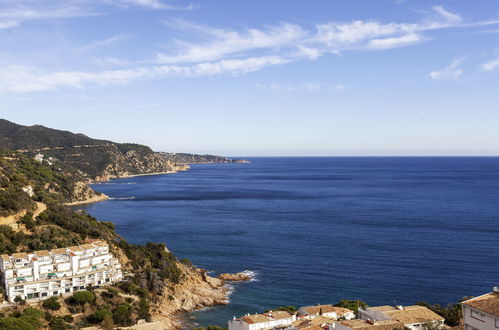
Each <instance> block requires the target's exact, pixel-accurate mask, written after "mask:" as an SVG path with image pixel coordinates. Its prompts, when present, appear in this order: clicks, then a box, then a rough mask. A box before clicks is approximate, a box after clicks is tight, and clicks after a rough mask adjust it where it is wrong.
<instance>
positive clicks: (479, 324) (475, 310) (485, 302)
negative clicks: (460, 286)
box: [461, 287, 499, 330]
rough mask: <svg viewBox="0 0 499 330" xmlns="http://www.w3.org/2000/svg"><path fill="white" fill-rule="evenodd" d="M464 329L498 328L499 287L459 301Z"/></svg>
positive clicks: (485, 329) (496, 329) (483, 329)
mask: <svg viewBox="0 0 499 330" xmlns="http://www.w3.org/2000/svg"><path fill="white" fill-rule="evenodd" d="M461 306H462V308H463V320H464V330H499V287H495V288H494V290H493V291H492V292H490V293H487V294H484V295H481V296H479V297H476V298H472V299H469V300H466V301H463V302H462V303H461Z"/></svg>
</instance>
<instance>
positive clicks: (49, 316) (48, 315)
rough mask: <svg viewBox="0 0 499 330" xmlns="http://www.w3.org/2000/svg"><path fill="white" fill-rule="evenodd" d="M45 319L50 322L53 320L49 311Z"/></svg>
mask: <svg viewBox="0 0 499 330" xmlns="http://www.w3.org/2000/svg"><path fill="white" fill-rule="evenodd" d="M45 320H47V321H49V322H50V321H51V320H52V314H50V313H49V312H45Z"/></svg>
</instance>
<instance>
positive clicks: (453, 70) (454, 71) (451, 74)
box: [430, 59, 464, 80]
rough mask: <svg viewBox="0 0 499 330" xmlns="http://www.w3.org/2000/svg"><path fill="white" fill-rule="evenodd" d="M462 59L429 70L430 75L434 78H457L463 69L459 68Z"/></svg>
mask: <svg viewBox="0 0 499 330" xmlns="http://www.w3.org/2000/svg"><path fill="white" fill-rule="evenodd" d="M462 61H463V60H462V59H456V60H454V61H452V63H451V64H450V65H449V66H447V67H445V68H443V69H441V70H436V71H432V72H430V77H431V78H432V79H434V80H453V79H457V78H459V77H460V76H461V75H462V74H463V72H464V71H463V69H461V67H460V66H461V62H462Z"/></svg>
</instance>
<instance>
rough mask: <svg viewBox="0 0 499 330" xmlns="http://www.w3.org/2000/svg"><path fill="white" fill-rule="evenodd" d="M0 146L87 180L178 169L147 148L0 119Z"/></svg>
mask: <svg viewBox="0 0 499 330" xmlns="http://www.w3.org/2000/svg"><path fill="white" fill-rule="evenodd" d="M0 148H6V149H12V150H17V151H19V152H22V153H24V154H27V155H29V156H35V155H36V154H42V155H43V158H44V160H45V161H47V162H49V163H53V164H55V165H58V163H59V164H61V165H65V166H69V167H72V168H75V169H77V170H79V171H80V172H81V174H82V175H83V176H84V177H86V178H89V179H108V178H110V177H120V176H127V175H136V174H148V173H157V172H170V171H177V170H179V169H181V168H180V167H178V166H176V165H175V164H174V163H173V162H172V161H170V160H168V159H165V158H164V157H162V156H161V155H160V154H158V153H156V152H153V151H152V150H151V149H150V148H149V147H147V146H143V145H139V144H131V143H115V142H112V141H106V140H97V139H92V138H90V137H88V136H86V135H83V134H74V133H71V132H68V131H61V130H56V129H51V128H47V127H44V126H40V125H34V126H23V125H18V124H14V123H11V122H9V121H7V120H4V119H0Z"/></svg>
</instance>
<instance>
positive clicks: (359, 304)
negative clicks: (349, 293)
mask: <svg viewBox="0 0 499 330" xmlns="http://www.w3.org/2000/svg"><path fill="white" fill-rule="evenodd" d="M335 306H338V307H343V308H348V309H350V310H352V311H354V312H355V315H357V311H358V310H359V308H362V309H366V308H367V307H368V305H367V304H366V303H365V302H363V301H362V300H358V299H357V300H340V302H339V303H338V304H336V305H335Z"/></svg>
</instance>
